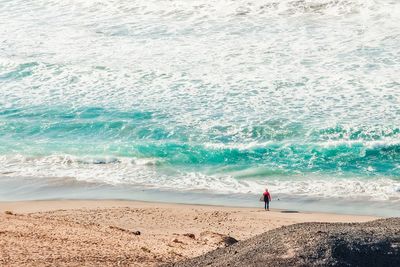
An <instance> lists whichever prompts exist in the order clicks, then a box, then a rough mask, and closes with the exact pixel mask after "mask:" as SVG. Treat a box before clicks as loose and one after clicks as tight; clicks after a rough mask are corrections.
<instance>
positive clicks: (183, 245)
mask: <svg viewBox="0 0 400 267" xmlns="http://www.w3.org/2000/svg"><path fill="white" fill-rule="evenodd" d="M378 218H380V217H376V216H362V215H343V214H332V213H317V212H300V211H296V210H277V209H271V211H269V212H267V211H264V210H263V208H249V207H226V206H213V205H193V204H173V203H159V202H145V201H130V200H36V201H10V202H0V235H1V238H0V250H2V251H0V252H1V254H2V255H4V256H3V259H1V260H0V265H1V264H4V265H7V266H9V265H10V266H24V265H43V264H46V263H47V264H49V263H52V264H55V265H81V266H87V265H99V264H101V265H104V266H112V265H118V264H121V265H128V264H133V266H158V265H160V264H171V263H175V262H179V261H183V260H187V259H190V258H193V257H196V256H200V255H203V254H205V253H207V252H210V251H212V250H215V249H216V248H220V247H225V246H226V245H227V243H226V242H227V241H226V240H238V241H243V240H246V239H249V238H251V237H254V236H256V235H258V234H262V233H264V232H266V231H269V230H272V229H276V228H279V227H281V226H287V225H292V224H297V223H303V222H342V223H348V222H354V223H356V222H367V221H371V220H374V219H378ZM137 233H139V234H137ZM232 238H233V239H232Z"/></svg>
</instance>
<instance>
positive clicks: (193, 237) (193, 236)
mask: <svg viewBox="0 0 400 267" xmlns="http://www.w3.org/2000/svg"><path fill="white" fill-rule="evenodd" d="M183 235H184V236H187V237H190V238H191V239H195V238H196V236H195V235H194V234H191V233H187V234H183Z"/></svg>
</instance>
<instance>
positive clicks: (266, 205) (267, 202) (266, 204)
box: [264, 200, 269, 209]
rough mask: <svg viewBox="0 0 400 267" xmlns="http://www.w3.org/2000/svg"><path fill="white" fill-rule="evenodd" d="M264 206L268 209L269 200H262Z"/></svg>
mask: <svg viewBox="0 0 400 267" xmlns="http://www.w3.org/2000/svg"><path fill="white" fill-rule="evenodd" d="M264 204H265V205H264V208H265V209H269V200H264Z"/></svg>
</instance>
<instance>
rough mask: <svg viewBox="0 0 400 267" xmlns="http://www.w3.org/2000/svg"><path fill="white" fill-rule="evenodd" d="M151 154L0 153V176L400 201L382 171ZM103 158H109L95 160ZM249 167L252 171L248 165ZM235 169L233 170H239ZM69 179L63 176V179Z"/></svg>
mask: <svg viewBox="0 0 400 267" xmlns="http://www.w3.org/2000/svg"><path fill="white" fill-rule="evenodd" d="M156 162H157V160H155V159H135V160H132V159H130V158H118V159H114V158H113V159H111V160H110V158H108V159H107V158H96V159H93V158H88V157H84V158H77V157H73V156H56V155H54V156H48V157H36V158H34V157H29V158H26V157H24V156H7V157H6V156H1V157H0V166H1V167H0V176H7V177H15V178H17V177H37V178H38V179H40V178H63V177H69V178H74V179H77V180H78V181H86V182H97V183H107V184H111V185H117V184H129V185H132V186H139V187H148V188H158V189H168V190H175V191H206V192H209V193H220V194H228V193H242V194H258V193H260V192H262V190H263V188H264V187H266V186H267V187H268V188H269V189H270V190H271V191H272V192H274V194H275V195H277V196H279V195H280V196H281V197H283V196H286V197H291V198H296V197H308V198H316V199H335V198H341V199H344V200H372V201H389V202H390V203H396V202H400V194H399V190H398V189H399V188H400V181H399V180H393V179H390V178H385V177H381V178H380V177H374V178H373V179H366V178H365V177H362V178H357V177H332V176H326V175H325V176H318V175H315V174H309V175H307V176H302V175H292V176H288V177H282V176H279V175H269V176H268V177H265V178H262V179H260V178H251V177H248V178H240V179H237V178H235V173H226V174H221V173H220V174H218V175H207V174H204V173H199V172H190V171H189V172H183V171H176V170H168V169H164V170H163V169H158V168H157V167H156V165H155V164H156ZM98 163H107V164H98ZM250 172H251V171H250ZM237 174H238V173H236V175H237ZM68 181H69V180H68V179H66V182H68Z"/></svg>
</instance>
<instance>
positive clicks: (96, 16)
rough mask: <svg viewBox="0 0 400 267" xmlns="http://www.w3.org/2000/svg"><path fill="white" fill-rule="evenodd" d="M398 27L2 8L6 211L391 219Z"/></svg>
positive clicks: (363, 15) (197, 9) (398, 129)
mask: <svg viewBox="0 0 400 267" xmlns="http://www.w3.org/2000/svg"><path fill="white" fill-rule="evenodd" d="M399 25H400V1H397V0H264V1H249V0H246V1H244V0H236V1H231V0H196V1H179V0H171V1H162V0H136V1H123V0H107V1H89V0H71V1H54V0H53V1H45V0H37V1H25V0H24V1H22V0H0V184H1V189H0V200H15V199H44V198H131V199H142V200H154V199H157V200H165V201H168V200H173V201H177V202H180V201H181V202H187V201H189V202H190V201H191V202H196V203H209V200H210V199H213V201H214V202H212V203H219V204H228V205H229V204H234V205H241V204H243V205H249V206H251V205H254V206H255V205H257V204H258V202H257V201H258V196H259V195H260V194H261V193H262V191H263V189H264V188H265V187H268V188H269V190H270V192H271V194H272V196H273V198H274V199H275V200H277V199H279V201H277V204H275V206H278V207H282V208H295V209H302V208H303V209H307V208H308V209H316V208H317V207H320V210H323V211H332V210H333V211H338V212H340V211H343V210H346V209H347V210H348V212H355V211H357V210H360V209H361V210H362V213H365V214H384V215H388V216H390V215H396V213H397V214H400V209H399V206H400V75H399V73H400V26H399ZM66 188H68V190H67V189H66ZM116 188H117V189H116ZM193 196H195V197H193ZM273 203H274V202H273ZM323 203H324V204H323ZM307 205H308V206H307ZM273 206H274V205H273Z"/></svg>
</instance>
